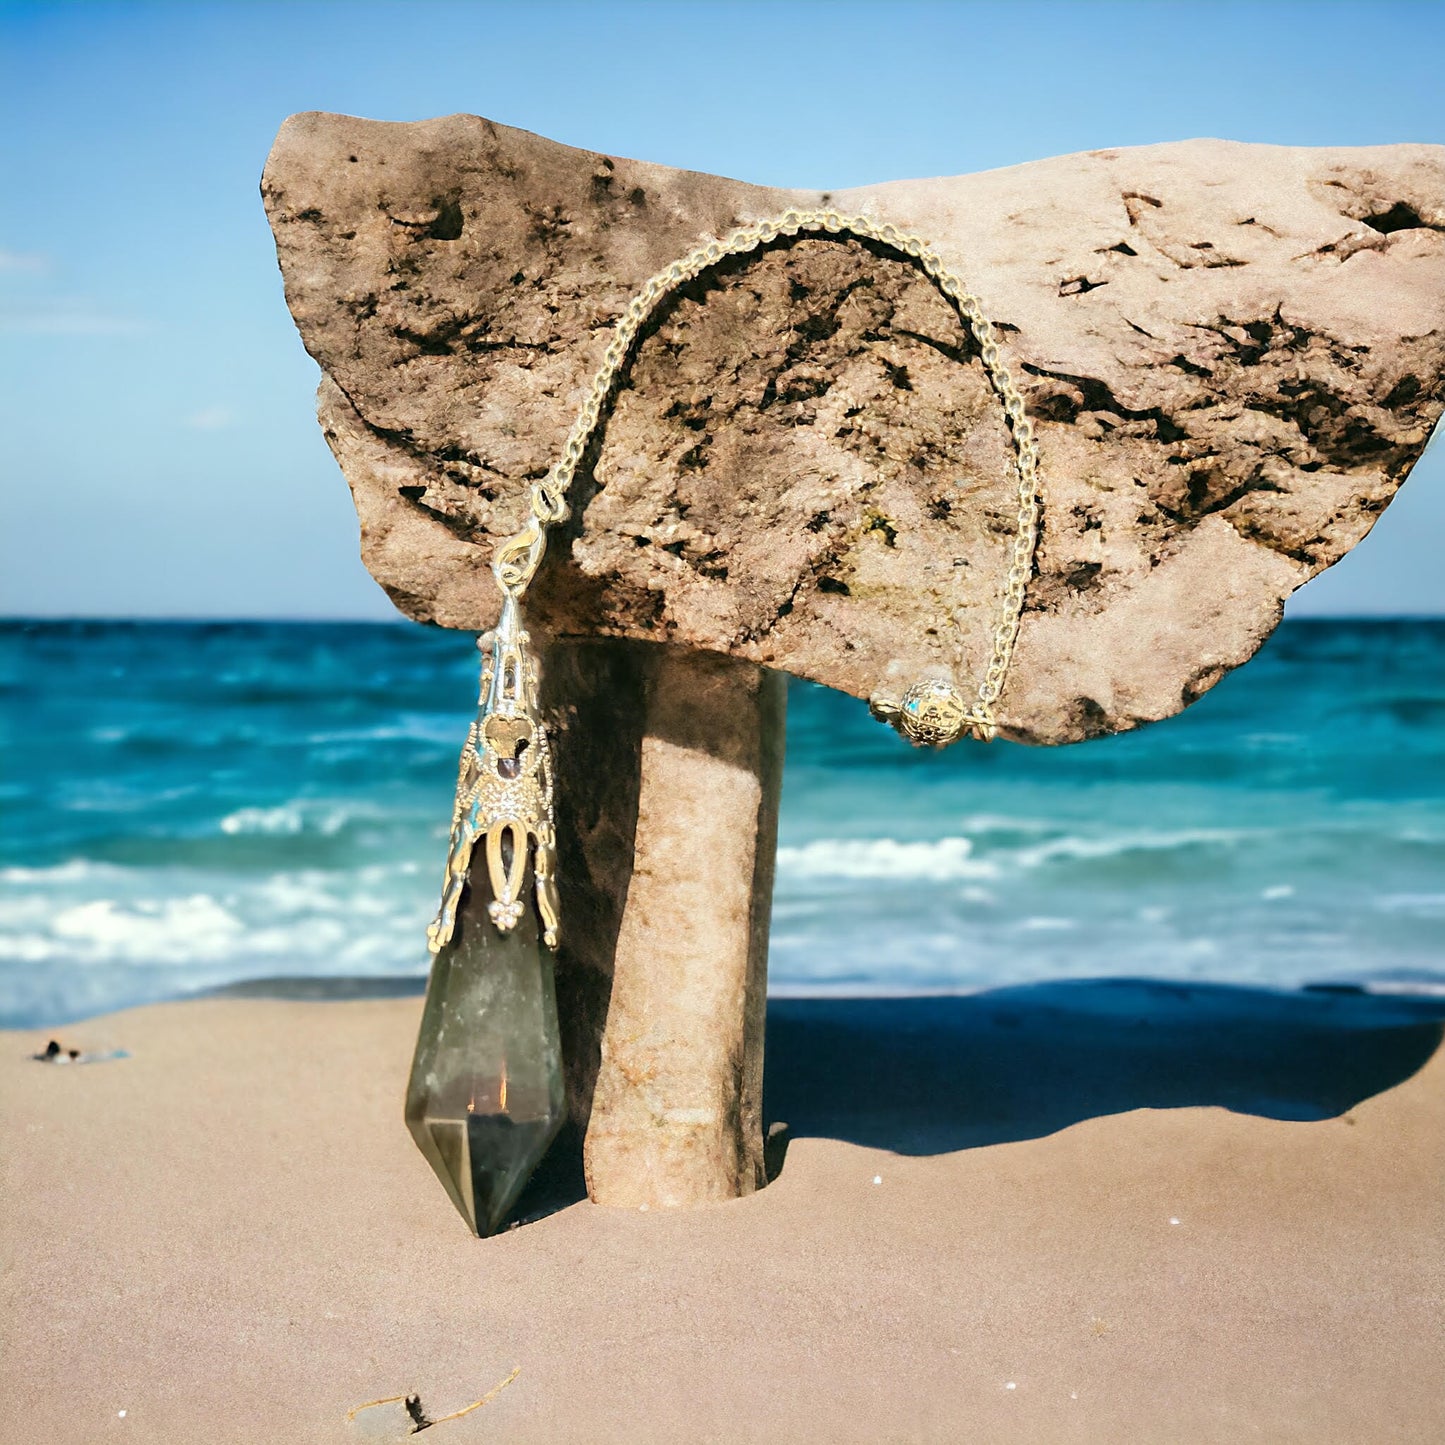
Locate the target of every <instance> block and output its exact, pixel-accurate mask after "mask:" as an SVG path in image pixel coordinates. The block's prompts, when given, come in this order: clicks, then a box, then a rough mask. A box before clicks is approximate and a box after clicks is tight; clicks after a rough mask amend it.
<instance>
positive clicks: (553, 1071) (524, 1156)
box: [406, 848, 566, 1235]
mask: <svg viewBox="0 0 1445 1445" xmlns="http://www.w3.org/2000/svg"><path fill="white" fill-rule="evenodd" d="M528 871H529V872H530V869H529V870H528ZM527 883H528V887H530V886H531V879H530V878H529V879H528V880H527ZM523 896H524V897H527V896H529V895H528V894H527V893H526V892H525V891H524V893H523ZM491 897H492V895H491V891H490V884H489V881H488V874H487V865H486V860H485V858H484V857H483V854H482V850H481V849H480V848H478V849H477V851H476V855H475V857H474V859H473V862H472V867H471V869H470V871H469V875H468V883H467V891H466V895H465V896H464V897H463V899H462V903H461V907H460V909H459V910H458V914H457V924H456V929H455V931H454V932H453V934H452V937H451V939H450V941H449V942H448V943H446V944H444V945H443V947H442V949H441V951H440V952H439V953H438V954H437V955H436V958H435V959H434V960H433V962H432V970H431V980H430V982H429V983H428V984H427V992H426V1006H425V1008H424V1009H423V1011H422V1021H421V1033H420V1034H419V1035H418V1037H417V1042H416V1057H415V1059H414V1060H413V1061H412V1066H411V1081H410V1083H409V1084H408V1086H407V1093H406V1122H407V1127H408V1128H410V1130H411V1133H412V1137H413V1138H414V1139H415V1140H416V1142H417V1145H418V1147H419V1148H420V1149H421V1152H422V1153H423V1154H424V1155H425V1156H426V1159H427V1162H428V1163H429V1164H430V1165H431V1167H432V1168H433V1169H434V1170H436V1173H437V1177H438V1178H439V1179H440V1180H441V1182H442V1184H443V1185H444V1186H445V1188H446V1191H447V1193H448V1194H449V1195H450V1196H451V1200H452V1203H453V1204H455V1205H456V1207H457V1208H458V1209H459V1210H460V1211H461V1214H462V1218H463V1219H465V1220H466V1221H467V1223H468V1225H470V1226H471V1229H472V1231H473V1233H475V1234H483V1235H484V1234H492V1233H494V1232H495V1231H496V1230H497V1229H498V1228H499V1227H500V1226H501V1224H502V1223H503V1221H504V1220H505V1219H506V1217H507V1214H508V1213H509V1211H510V1210H511V1208H512V1206H513V1205H514V1204H516V1202H517V1198H518V1196H519V1195H520V1194H521V1192H522V1190H523V1188H524V1187H525V1185H526V1183H527V1180H528V1179H529V1178H530V1177H531V1174H532V1171H533V1170H534V1169H535V1168H536V1167H537V1165H538V1163H539V1162H540V1161H541V1159H542V1156H543V1155H544V1154H545V1153H546V1152H547V1149H548V1146H549V1145H550V1144H551V1143H552V1140H553V1139H554V1138H555V1137H556V1135H557V1131H558V1129H559V1128H561V1126H562V1121H563V1117H564V1115H565V1112H566V1096H565V1091H564V1086H563V1081H562V1050H561V1041H560V1037H559V1030H558V1024H557V995H556V989H555V983H554V980H553V974H552V950H551V949H549V948H548V947H547V946H546V944H544V943H543V942H542V939H541V935H540V931H539V928H538V923H537V913H536V910H535V909H534V908H532V907H527V908H524V909H523V911H522V916H521V918H520V919H519V920H518V922H517V924H516V926H515V927H513V928H512V929H511V930H510V931H508V932H507V933H502V932H501V931H500V930H499V929H498V928H497V927H496V925H495V924H493V923H492V921H491V919H490V918H488V916H487V905H488V903H490V902H491Z"/></svg>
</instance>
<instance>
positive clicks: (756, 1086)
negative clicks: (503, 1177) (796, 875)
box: [543, 642, 786, 1207]
mask: <svg viewBox="0 0 1445 1445" xmlns="http://www.w3.org/2000/svg"><path fill="white" fill-rule="evenodd" d="M547 657H548V668H547V675H546V679H545V681H544V684H543V689H544V705H545V706H546V707H547V709H548V711H549V713H550V715H551V717H552V719H553V720H554V722H555V724H556V728H557V765H558V834H559V845H560V850H561V852H560V863H561V876H562V877H563V879H564V880H565V884H564V887H563V892H562V896H563V900H564V902H563V910H564V911H563V918H562V939H563V942H562V949H561V953H560V956H559V959H558V981H557V991H558V1005H559V1008H560V1011H561V1015H562V1036H563V1048H564V1053H565V1056H566V1060H567V1075H568V1094H569V1100H570V1106H571V1113H572V1117H573V1120H574V1122H575V1123H576V1124H577V1125H579V1126H582V1127H585V1130H586V1141H585V1146H584V1161H585V1167H586V1174H587V1187H588V1193H589V1194H590V1195H591V1197H592V1199H593V1200H594V1201H596V1202H597V1203H599V1204H619V1205H628V1206H632V1207H637V1206H641V1205H644V1204H645V1205H648V1206H651V1207H665V1206H670V1205H688V1204H698V1203H702V1202H704V1201H707V1200H715V1199H731V1198H736V1197H737V1196H739V1195H743V1194H748V1193H751V1192H752V1191H753V1190H754V1189H756V1188H758V1187H759V1186H760V1185H761V1184H762V1183H763V1182H764V1171H763V1137H762V1073H763V1023H764V1010H765V1007H766V993H767V949H768V922H769V913H770V909H771V904H772V888H773V864H774V856H775V852H776V846H777V821H778V796H779V791H780V786H781V781H782V762H783V744H784V719H785V707H786V691H785V687H786V684H785V679H784V678H783V676H782V675H781V674H780V673H776V672H771V671H768V670H766V669H763V668H760V667H758V666H756V665H755V664H752V663H748V662H740V661H738V660H736V659H732V658H727V657H722V656H719V655H716V654H710V653H699V652H685V651H683V650H681V649H674V648H669V647H661V646H657V645H654V644H645V643H643V644H639V643H630V642H585V643H572V644H563V645H560V646H553V647H549V648H548V650H547Z"/></svg>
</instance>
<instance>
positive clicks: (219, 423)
mask: <svg viewBox="0 0 1445 1445" xmlns="http://www.w3.org/2000/svg"><path fill="white" fill-rule="evenodd" d="M186 425H187V426H188V427H192V428H194V429H195V430H196V431H224V430H225V429H226V428H227V427H231V426H235V425H236V413H235V412H233V411H232V410H231V408H230V407H228V406H203V407H202V408H201V409H200V411H197V412H192V413H191V415H190V416H188V417H187V418H186Z"/></svg>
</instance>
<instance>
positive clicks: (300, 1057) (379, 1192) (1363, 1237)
mask: <svg viewBox="0 0 1445 1445" xmlns="http://www.w3.org/2000/svg"><path fill="white" fill-rule="evenodd" d="M1021 992H1024V991H1021ZM1180 998H1181V1000H1182V1001H1179V1002H1176V1003H1175V1004H1172V1005H1170V1006H1169V1007H1168V1008H1165V1009H1164V1010H1163V1013H1162V1014H1161V1015H1160V1016H1159V1017H1158V1018H1156V1019H1155V1020H1154V1024H1155V1025H1156V1026H1154V1027H1151V1028H1143V1026H1142V1025H1141V1023H1140V1020H1139V1018H1138V1017H1137V1009H1133V1010H1132V1011H1131V1007H1127V1006H1126V1005H1129V1004H1130V1000H1129V997H1128V996H1127V994H1126V995H1123V996H1120V995H1117V994H1116V995H1109V994H1107V993H1104V994H1099V993H1095V994H1092V995H1090V994H1081V995H1077V996H1076V997H1075V998H1074V999H1073V1000H1072V1001H1069V1000H1068V999H1065V1001H1064V1004H1062V1005H1059V1006H1057V1007H1056V1006H1055V1004H1057V1000H1054V1001H1053V1002H1050V1000H1049V999H1047V998H1045V999H1044V1000H1043V1002H1042V1004H1041V1003H1040V1001H1039V999H1038V998H1032V999H1029V998H1025V999H1023V1000H1022V1001H1020V1000H1019V999H1017V998H1015V999H1012V1000H1011V999H1010V998H1009V997H1005V996H996V997H995V998H994V999H993V1001H992V1002H991V1003H990V1004H989V1005H988V1006H987V1007H981V1006H977V1005H971V1004H968V1003H967V1002H958V1001H953V1002H950V1003H948V1004H946V1005H944V1004H938V1005H929V1004H917V1003H915V1004H907V1005H888V1006H879V1005H867V1004H860V1003H848V1004H818V1003H812V1004H805V1003H787V1002H783V1003H775V1005H774V1008H773V1018H772V1021H771V1023H770V1040H769V1046H770V1050H771V1053H770V1058H769V1069H770V1080H769V1100H770V1112H771V1113H772V1114H774V1115H777V1114H779V1113H782V1115H783V1117H785V1118H788V1112H789V1111H791V1113H792V1116H793V1117H791V1118H788V1123H789V1126H790V1129H789V1137H790V1143H789V1146H788V1148H787V1152H786V1159H785V1162H784V1163H783V1166H782V1169H781V1173H780V1174H779V1176H778V1177H777V1178H776V1180H775V1181H774V1182H773V1183H772V1184H771V1185H770V1186H769V1187H768V1188H767V1189H766V1190H764V1191H763V1192H761V1193H760V1194H757V1195H755V1196H753V1197H751V1198H749V1199H745V1200H741V1201H738V1202H735V1203H730V1204H724V1205H717V1206H713V1207H709V1208H705V1209H700V1210H696V1211H689V1212H668V1213H664V1212H656V1211H654V1212H650V1213H647V1212H639V1211H622V1210H610V1209H604V1208H599V1207H596V1206H592V1205H589V1204H587V1203H585V1202H583V1203H576V1202H573V1203H570V1204H567V1205H566V1207H563V1208H555V1207H554V1206H555V1205H557V1204H558V1203H566V1201H567V1200H568V1199H569V1198H575V1188H574V1184H573V1181H572V1180H571V1179H570V1177H569V1176H568V1174H567V1171H566V1170H565V1169H560V1168H559V1169H557V1170H554V1171H553V1174H552V1176H551V1177H550V1178H549V1179H548V1180H544V1181H543V1188H542V1189H541V1190H540V1191H539V1192H538V1193H536V1194H535V1195H534V1196H533V1199H532V1200H531V1202H530V1204H529V1206H528V1207H529V1209H530V1210H531V1212H532V1213H534V1214H535V1213H538V1212H540V1211H542V1210H545V1209H547V1208H549V1207H551V1208H553V1212H551V1213H547V1214H545V1215H544V1216H543V1217H540V1218H536V1219H534V1220H533V1221H532V1222H528V1223H524V1224H523V1225H522V1226H521V1227H519V1228H516V1229H514V1230H512V1231H511V1232H508V1233H506V1234H503V1235H501V1236H499V1237H497V1238H495V1239H492V1240H483V1241H479V1240H476V1239H474V1238H472V1237H470V1236H469V1235H468V1234H467V1232H466V1231H465V1229H464V1227H463V1226H462V1224H461V1222H460V1221H459V1219H458V1217H457V1215H456V1214H455V1212H454V1211H453V1209H452V1207H451V1205H450V1204H449V1203H448V1202H447V1200H446V1198H445V1196H444V1195H443V1193H442V1191H441V1189H440V1187H439V1186H438V1184H437V1183H436V1181H435V1179H434V1178H433V1177H432V1175H431V1173H430V1171H429V1169H428V1167H427V1165H426V1164H425V1162H424V1161H423V1160H422V1157H421V1155H420V1154H419V1153H418V1152H417V1150H416V1148H415V1147H414V1145H413V1144H412V1142H411V1140H410V1138H409V1136H408V1135H407V1132H406V1130H405V1128H404V1127H403V1126H402V1122H401V1117H400V1105H401V1094H402V1087H403V1082H404V1079H405V1073H406V1069H407V1066H408V1063H409V1059H410V1050H411V1044H412V1038H413V1033H414V1029H415V1024H416V1020H417V1017H418V1014H419V1007H420V1006H419V1001H418V1000H417V999H415V998H390V999H375V1000H365V1001H356V1002H321V1003H307V1002H295V1001H289V1002H285V1001H270V1000H265V999H234V998H230V999H209V1000H202V1001H192V1002H187V1003H178V1004H167V1005H160V1006H156V1007H151V1008H145V1009H139V1010H135V1011H132V1012H128V1013H123V1014H118V1015H113V1016H110V1017H107V1018H103V1019H98V1020H92V1021H89V1022H86V1023H81V1024H75V1025H71V1026H68V1027H66V1028H64V1029H62V1030H57V1031H54V1032H55V1034H56V1036H57V1037H59V1038H60V1039H61V1041H62V1042H63V1043H65V1044H67V1045H73V1046H76V1047H81V1048H86V1049H95V1050H100V1049H107V1048H113V1047H120V1048H124V1049H126V1050H128V1051H129V1054H130V1057H128V1058H125V1059H121V1060H116V1061H113V1062H107V1063H93V1064H85V1065H66V1066H63V1067H56V1066H52V1065H41V1064H36V1063H32V1062H31V1061H30V1060H29V1059H28V1058H27V1054H28V1052H29V1051H30V1050H32V1049H34V1048H37V1047H40V1046H43V1045H44V1043H45V1041H46V1039H47V1038H48V1037H49V1036H50V1035H49V1034H17V1033H10V1034H3V1035H0V1097H3V1114H4V1132H3V1139H4V1161H3V1162H4V1189H5V1196H4V1197H5V1203H4V1218H3V1228H4V1266H5V1268H4V1296H5V1297H4V1301H3V1309H4V1314H3V1330H4V1336H5V1338H4V1348H3V1357H4V1365H3V1399H0V1439H3V1440H4V1441H6V1442H7V1445H8V1442H15V1445H20V1442H26V1441H43V1442H46V1445H66V1442H77V1445H78V1442H85V1445H91V1442H103V1441H109V1440H125V1441H133V1442H139V1441H166V1442H201V1445H222V1442H231V1441H235V1442H245V1445H266V1442H271V1441H276V1442H282V1441H284V1442H307V1445H311V1442H327V1441H352V1440H359V1439H363V1438H371V1439H396V1438H401V1437H400V1435H399V1434H398V1431H399V1430H404V1429H406V1428H409V1427H408V1424H407V1417H406V1416H405V1412H404V1411H403V1409H402V1407H401V1406H400V1405H399V1404H398V1405H391V1406H382V1407H377V1408H375V1409H371V1410H366V1411H363V1412H362V1413H361V1414H360V1415H358V1416H357V1417H355V1419H354V1420H353V1421H352V1422H350V1423H348V1420H347V1413H348V1411H349V1410H351V1409H353V1408H354V1407H356V1406H358V1405H362V1404H364V1403H365V1402H368V1401H372V1400H376V1399H378V1398H380V1397H386V1396H396V1395H399V1394H403V1393H407V1392H415V1393H416V1394H417V1395H418V1396H419V1401H420V1403H419V1406H418V1408H419V1409H420V1410H421V1411H422V1412H424V1413H425V1414H426V1415H428V1416H430V1417H432V1418H436V1417H439V1416H442V1415H445V1414H447V1413H449V1412H451V1411H455V1410H457V1409H459V1408H461V1407H463V1406H465V1405H468V1404H469V1403H471V1402H473V1401H475V1400H477V1399H478V1398H479V1397H482V1396H483V1395H484V1394H485V1393H486V1392H488V1391H489V1390H491V1389H492V1388H493V1387H495V1386H497V1385H499V1384H500V1383H501V1382H503V1381H505V1380H507V1379H508V1378H509V1377H511V1376H512V1375H513V1372H514V1371H517V1373H516V1374H515V1377H514V1378H512V1379H511V1383H509V1384H507V1385H506V1386H505V1387H504V1388H502V1389H500V1391H499V1392H498V1393H497V1394H496V1395H495V1396H494V1397H493V1398H492V1399H491V1400H490V1402H489V1403H487V1404H486V1405H484V1406H482V1407H481V1408H479V1409H477V1410H474V1411H472V1412H471V1413H470V1414H468V1415H465V1416H463V1417H460V1418H457V1419H453V1420H448V1421H443V1422H441V1423H438V1424H436V1425H434V1426H432V1427H431V1428H430V1429H429V1430H428V1431H427V1432H426V1438H427V1439H428V1440H429V1441H435V1442H436V1445H449V1442H455V1445H464V1442H468V1441H509V1442H512V1441H515V1442H532V1441H536V1442H552V1445H556V1442H570V1441H588V1442H601V1441H627V1442H650V1441H668V1442H674V1441H676V1442H703V1441H789V1442H791V1441H827V1442H851V1441H859V1442H865V1441H866V1442H880V1441H950V1442H953V1441H987V1442H1000V1441H1081V1442H1096V1441H1121V1442H1150V1441H1171V1442H1191V1445H1192V1442H1211V1441H1221V1442H1224V1441H1228V1442H1238V1441H1242V1440H1264V1441H1286V1440H1289V1441H1293V1440H1300V1441H1311V1442H1315V1441H1318V1442H1330V1441H1340V1442H1346V1441H1348V1442H1363V1441H1368V1442H1372V1445H1373V1442H1386V1441H1425V1440H1433V1439H1440V1438H1445V1391H1442V1367H1441V1361H1442V1359H1445V1320H1442V1303H1441V1301H1442V1274H1445V1267H1442V1262H1445V1247H1442V1246H1445V1202H1442V1201H1445V1195H1442V1169H1441V1166H1442V1164H1445V1057H1442V1054H1441V1053H1440V1052H1438V1051H1437V1045H1438V1044H1439V1041H1440V1029H1439V1026H1438V1024H1427V1023H1416V1024H1413V1025H1411V1024H1409V1022H1408V1019H1402V1018H1395V1017H1390V1018H1382V1019H1377V1020H1375V1021H1374V1023H1372V1024H1370V1026H1368V1027H1364V1026H1359V1023H1358V1020H1355V1019H1353V1017H1352V1016H1350V1014H1349V1011H1350V1009H1351V1008H1352V1007H1353V1005H1351V1004H1350V1003H1349V1002H1348V1001H1345V1002H1343V1003H1341V1002H1340V1001H1336V1000H1330V999H1322V1000H1320V1001H1319V1004H1318V1010H1317V1012H1318V1017H1317V1018H1315V1019H1314V1021H1313V1022H1312V1023H1311V1024H1310V1026H1309V1027H1308V1028H1306V1029H1305V1030H1304V1031H1303V1032H1301V1030H1300V1029H1298V1028H1296V1027H1293V1026H1291V1027H1288V1028H1287V1027H1284V1026H1283V1025H1281V1024H1280V1022H1279V1020H1278V1019H1271V1018H1270V1017H1268V1016H1264V1015H1258V1011H1256V1014H1255V1015H1250V1016H1249V1017H1243V1016H1242V1015H1239V1010H1236V1011H1235V1012H1236V1015H1239V1016H1237V1017H1236V1019H1235V1025H1236V1026H1233V1027H1224V1026H1223V1025H1222V1024H1221V1022H1220V1019H1221V1016H1222V1015H1221V1014H1220V1008H1219V1007H1218V1006H1216V1005H1211V1007H1214V1013H1213V1014H1210V1012H1209V1009H1208V1008H1205V1009H1204V1011H1203V1013H1198V1012H1197V1011H1196V1012H1190V1010H1191V1009H1194V1008H1195V1004H1191V1003H1190V1001H1189V999H1188V996H1187V995H1181V996H1180ZM1134 1002H1135V1003H1136V1004H1137V1000H1135V1001H1134ZM1225 1002H1226V1004H1227V1003H1228V1000H1227V999H1226V1000H1225ZM1206 1003H1209V1001H1208V1000H1206ZM1171 1009H1172V1012H1171V1011H1170V1010H1171ZM950 1010H951V1011H952V1012H950ZM1342 1011H1343V1012H1342ZM1223 1013H1224V1014H1228V1013H1229V1009H1228V1008H1227V1007H1226V1008H1224V1009H1223ZM1241 1018H1242V1022H1241ZM930 1020H932V1022H930ZM1146 1022H1147V1021H1146ZM1141 1028H1143V1032H1142V1033H1141ZM1130 1037H1132V1038H1133V1039H1134V1040H1135V1042H1134V1043H1132V1044H1131V1043H1129V1042H1128V1039H1129V1038H1130ZM1041 1081H1042V1082H1041ZM940 1093H942V1094H944V1095H945V1096H946V1097H943V1098H940V1097H939V1095H940ZM1144 1103H1152V1104H1156V1105H1171V1106H1172V1107H1153V1108H1139V1107H1136V1105H1138V1104H1144ZM1223 1105H1228V1106H1230V1107H1222V1106H1223ZM1121 1109H1122V1110H1124V1112H1114V1111H1117V1110H1121ZM1238 1110H1253V1111H1255V1112H1237V1111H1238ZM1340 1111H1343V1112H1340ZM1261 1113H1273V1114H1277V1115H1285V1116H1287V1117H1279V1118H1266V1117H1260V1116H1259V1115H1260V1114H1261ZM1332 1113H1333V1114H1334V1115H1335V1116H1334V1117H1313V1116H1319V1115H1329V1114H1332ZM782 1137H783V1136H782V1135H781V1134H780V1136H779V1140H778V1141H777V1142H781V1140H782ZM398 1422H400V1423H398Z"/></svg>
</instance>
